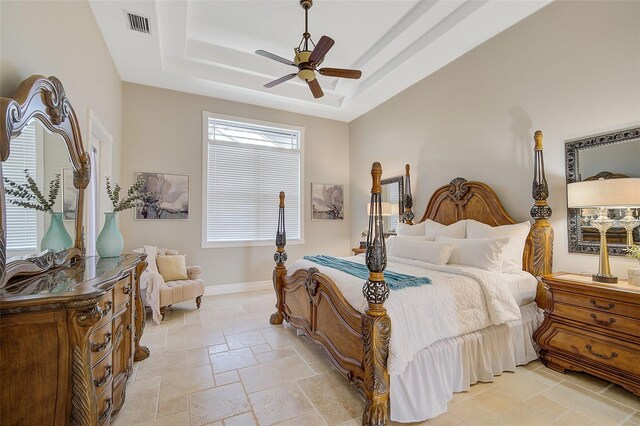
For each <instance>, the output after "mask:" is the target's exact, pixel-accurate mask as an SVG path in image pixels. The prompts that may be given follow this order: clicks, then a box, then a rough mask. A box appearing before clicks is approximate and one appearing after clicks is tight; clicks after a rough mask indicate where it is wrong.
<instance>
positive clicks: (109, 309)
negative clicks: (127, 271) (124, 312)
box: [94, 290, 113, 328]
mask: <svg viewBox="0 0 640 426" xmlns="http://www.w3.org/2000/svg"><path fill="white" fill-rule="evenodd" d="M98 306H99V307H100V309H101V310H102V319H101V320H100V321H98V323H97V324H96V325H95V326H94V328H100V327H102V326H103V325H104V324H106V323H107V322H109V321H111V317H113V293H112V292H111V290H109V291H107V292H106V293H105V294H103V295H102V297H101V298H100V300H98Z"/></svg>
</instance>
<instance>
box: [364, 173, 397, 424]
mask: <svg viewBox="0 0 640 426" xmlns="http://www.w3.org/2000/svg"><path fill="white" fill-rule="evenodd" d="M371 178H372V181H373V182H372V185H371V206H372V207H371V210H372V212H373V214H371V215H370V216H369V235H368V236H367V253H366V263H367V268H368V269H369V279H368V280H367V281H366V282H365V284H364V287H363V288H362V293H363V294H364V297H365V299H367V303H368V306H367V309H366V310H365V314H364V315H363V316H362V339H363V342H364V389H365V394H366V397H367V406H366V407H365V409H364V415H363V419H362V424H363V425H366V426H381V425H386V424H387V418H388V415H389V371H388V369H387V359H388V356H389V338H390V337H391V320H390V319H389V316H388V315H387V310H386V309H385V307H384V302H385V300H387V298H388V297H389V287H388V286H387V283H386V282H385V280H384V269H385V268H386V267H387V252H386V247H385V241H384V234H383V232H384V230H383V223H382V185H381V178H382V166H381V165H380V163H378V162H375V163H373V165H372V166H371Z"/></svg>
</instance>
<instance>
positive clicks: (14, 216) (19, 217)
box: [2, 121, 38, 252]
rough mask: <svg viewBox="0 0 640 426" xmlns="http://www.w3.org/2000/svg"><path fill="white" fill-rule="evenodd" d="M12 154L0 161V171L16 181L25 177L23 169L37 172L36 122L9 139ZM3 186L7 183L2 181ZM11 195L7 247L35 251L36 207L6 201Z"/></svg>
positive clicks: (8, 204)
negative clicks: (0, 164) (31, 207)
mask: <svg viewBox="0 0 640 426" xmlns="http://www.w3.org/2000/svg"><path fill="white" fill-rule="evenodd" d="M10 148H11V155H9V158H8V159H7V161H5V162H4V163H2V175H3V176H4V177H5V178H7V179H11V180H12V181H14V182H16V183H18V184H25V183H26V182H27V180H26V179H25V176H24V170H25V169H27V170H29V174H30V175H31V177H33V179H35V180H36V181H38V180H37V176H36V126H35V121H33V122H31V124H29V125H28V126H26V127H25V128H24V129H23V130H22V133H21V134H20V136H18V137H16V138H13V139H12V140H11V147H10ZM5 187H6V183H5ZM11 198H13V197H11V196H8V195H7V202H6V220H7V251H14V252H18V251H25V252H35V251H37V250H38V226H37V224H38V217H37V213H36V211H35V210H32V209H25V208H24V207H20V206H14V205H13V204H10V203H9V202H8V200H9V199H11Z"/></svg>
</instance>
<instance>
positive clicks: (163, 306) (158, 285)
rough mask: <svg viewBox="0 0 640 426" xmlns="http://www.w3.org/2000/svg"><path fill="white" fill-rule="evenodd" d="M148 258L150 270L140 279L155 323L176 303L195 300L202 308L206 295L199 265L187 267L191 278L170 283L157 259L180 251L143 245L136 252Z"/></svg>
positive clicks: (146, 303) (146, 270) (146, 304)
mask: <svg viewBox="0 0 640 426" xmlns="http://www.w3.org/2000/svg"><path fill="white" fill-rule="evenodd" d="M133 251H134V252H137V253H145V254H146V255H147V268H146V269H145V270H144V272H143V273H142V275H141V277H140V292H141V296H142V300H143V302H144V304H145V306H147V307H149V308H150V309H151V312H152V314H153V321H154V322H155V323H156V324H159V323H160V321H162V320H163V319H164V316H165V314H166V312H167V309H168V308H169V307H170V306H171V305H173V304H174V303H180V302H185V301H187V300H193V299H195V302H196V309H199V308H200V303H201V302H202V296H203V295H204V287H205V285H204V281H203V280H202V279H201V278H200V275H201V274H202V269H201V268H200V266H195V265H193V266H187V277H188V279H175V280H167V281H165V279H164V278H163V276H162V275H161V274H160V272H159V270H158V264H157V260H156V259H157V257H158V256H176V255H178V254H179V253H178V251H177V250H173V249H165V248H158V247H154V246H144V247H142V248H139V249H136V250H133Z"/></svg>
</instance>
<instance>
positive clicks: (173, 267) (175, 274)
mask: <svg viewBox="0 0 640 426" xmlns="http://www.w3.org/2000/svg"><path fill="white" fill-rule="evenodd" d="M156 262H157V263H158V272H160V275H162V278H164V280H165V282H166V281H175V280H188V279H189V275H188V274H187V257H186V256H185V255H171V256H158V257H156Z"/></svg>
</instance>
